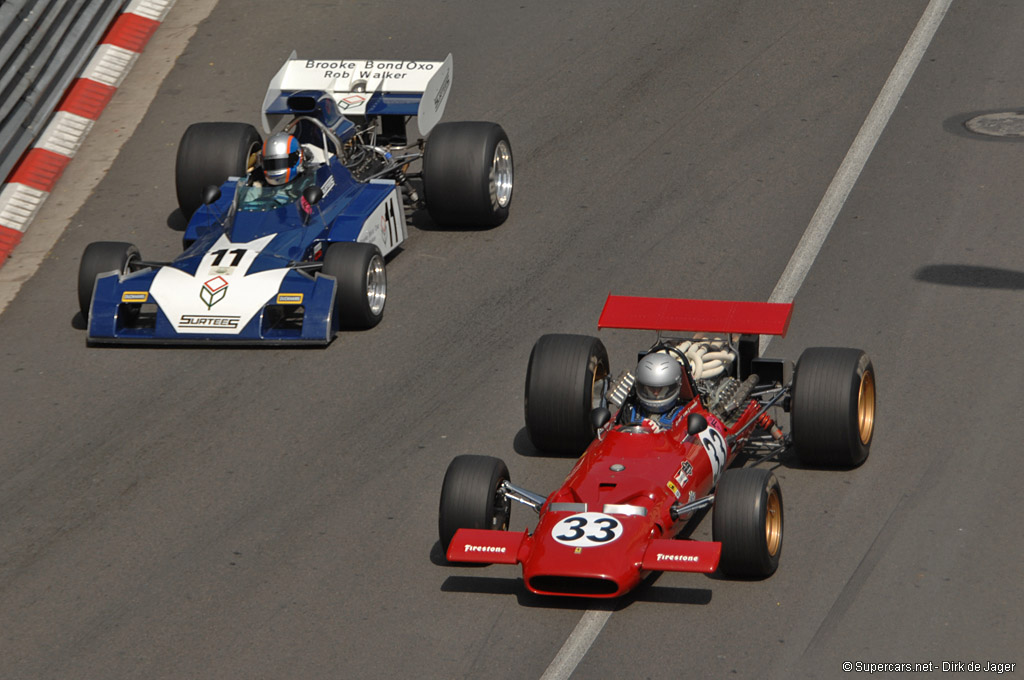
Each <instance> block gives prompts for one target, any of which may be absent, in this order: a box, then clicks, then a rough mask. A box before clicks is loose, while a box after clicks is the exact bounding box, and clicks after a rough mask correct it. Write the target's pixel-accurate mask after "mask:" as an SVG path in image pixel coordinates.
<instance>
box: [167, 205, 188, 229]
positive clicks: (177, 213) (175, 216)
mask: <svg viewBox="0 0 1024 680" xmlns="http://www.w3.org/2000/svg"><path fill="white" fill-rule="evenodd" d="M167 226H168V227H170V228H171V229H173V230H174V231H185V228H186V227H187V226H188V220H187V219H185V215H184V213H182V212H181V210H180V209H179V208H175V209H174V212H172V213H171V214H170V215H168V216H167Z"/></svg>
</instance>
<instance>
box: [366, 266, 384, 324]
mask: <svg viewBox="0 0 1024 680" xmlns="http://www.w3.org/2000/svg"><path fill="white" fill-rule="evenodd" d="M387 297H388V276H387V272H385V271H384V258H382V257H381V256H380V255H374V256H373V257H372V258H370V264H369V266H367V268H366V304H367V305H368V306H369V307H370V313H371V314H373V315H374V316H379V315H380V313H381V312H382V311H384V301H385V300H386V299H387Z"/></svg>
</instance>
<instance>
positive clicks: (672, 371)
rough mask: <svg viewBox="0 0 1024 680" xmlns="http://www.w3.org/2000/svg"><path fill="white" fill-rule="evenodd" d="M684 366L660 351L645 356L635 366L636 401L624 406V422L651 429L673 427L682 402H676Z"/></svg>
mask: <svg viewBox="0 0 1024 680" xmlns="http://www.w3.org/2000/svg"><path fill="white" fill-rule="evenodd" d="M682 383H683V368H682V366H680V365H679V362H678V361H676V360H675V359H674V358H673V357H671V356H669V355H668V354H665V353H663V352H652V353H650V354H648V355H646V356H644V357H643V358H642V359H641V360H640V363H639V364H637V367H636V382H635V383H634V385H635V389H636V401H637V403H632V404H627V405H626V406H625V407H624V408H623V422H625V423H626V424H629V425H642V426H644V427H646V428H647V429H650V430H651V431H652V432H660V431H662V430H667V429H669V428H670V427H672V421H673V420H674V419H675V417H676V415H678V413H679V410H680V409H681V408H682V407H683V406H685V404H679V403H678V402H679V392H680V389H681V387H682Z"/></svg>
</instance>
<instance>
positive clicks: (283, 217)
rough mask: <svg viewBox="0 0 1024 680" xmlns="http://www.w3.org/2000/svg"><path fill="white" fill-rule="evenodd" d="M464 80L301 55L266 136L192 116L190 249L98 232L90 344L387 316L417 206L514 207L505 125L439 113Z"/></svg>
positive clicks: (267, 112)
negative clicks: (151, 247) (391, 266)
mask: <svg viewBox="0 0 1024 680" xmlns="http://www.w3.org/2000/svg"><path fill="white" fill-rule="evenodd" d="M451 78H452V57H451V55H448V57H447V59H445V60H444V61H443V62H418V61H376V60H365V59H342V60H330V61H322V60H306V59H297V58H296V56H295V53H294V52H293V53H292V55H291V57H290V58H289V59H288V60H287V61H286V62H285V64H284V66H283V67H282V68H281V69H280V71H278V73H277V75H275V76H274V78H273V80H271V82H270V87H269V89H268V91H267V95H266V97H265V99H264V102H263V128H264V131H265V132H266V133H267V134H268V137H267V138H266V139H265V140H264V139H263V137H262V136H261V135H260V134H259V132H258V131H257V130H256V129H255V128H254V127H253V126H251V125H247V124H242V123H196V124H193V125H191V126H190V127H189V128H188V129H187V130H186V131H185V134H184V136H183V137H182V140H181V144H180V145H179V147H178V155H177V162H176V168H175V180H176V189H177V196H178V205H179V207H180V209H181V212H182V214H183V215H185V217H186V218H188V220H189V221H188V226H187V227H186V229H185V234H184V246H185V249H184V252H182V254H181V255H179V256H178V257H177V258H175V259H174V260H173V261H172V262H151V261H147V260H145V259H144V258H142V257H141V256H140V254H139V251H138V249H137V248H136V247H135V246H134V245H132V244H129V243H121V242H107V241H105V242H97V243H92V244H90V245H89V246H88V247H87V248H86V249H85V252H84V253H83V255H82V260H81V263H80V266H79V276H78V298H79V305H80V309H81V313H82V318H83V320H84V321H85V322H86V325H87V328H88V340H89V342H90V343H146V342H157V343H161V344H175V343H189V344H205V343H229V344H248V343H261V344H266V343H269V344H293V343H305V344H321V345H326V344H328V343H330V341H331V339H332V338H333V337H334V334H335V333H336V332H337V331H338V330H339V329H343V328H352V329H366V328H372V327H373V326H376V325H377V324H378V323H379V322H380V320H381V318H382V317H383V314H384V305H385V302H386V301H387V276H386V272H385V258H386V257H387V256H388V255H389V254H390V253H391V252H392V251H394V250H395V249H396V248H397V247H398V246H399V245H401V243H402V242H403V241H404V240H405V239H406V236H407V230H406V221H405V215H406V210H407V209H410V210H411V209H416V208H421V207H425V208H426V210H427V212H428V213H429V214H430V217H431V219H432V220H433V221H434V222H436V223H437V224H439V225H442V226H453V227H492V226H496V225H498V224H501V223H502V222H504V221H505V219H506V218H507V216H508V210H509V205H510V203H511V200H512V182H513V163H512V148H511V145H510V144H509V140H508V136H507V135H506V134H505V132H504V130H502V128H501V126H500V125H497V124H495V123H487V122H459V123H439V120H440V118H441V115H442V114H443V112H444V107H445V103H446V101H447V98H448V93H449V91H450V87H451ZM413 118H415V120H416V124H417V127H418V131H419V137H418V139H416V140H415V141H412V142H410V141H409V139H408V138H407V129H406V128H407V126H408V123H409V122H410V120H411V119H413ZM281 123H284V125H283V126H281ZM279 126H280V127H279ZM275 128H277V131H276V132H273V133H272V130H274V129H275ZM414 163H415V164H416V166H417V168H418V169H417V170H416V171H413V170H412V169H411V168H410V166H411V165H413V164H414Z"/></svg>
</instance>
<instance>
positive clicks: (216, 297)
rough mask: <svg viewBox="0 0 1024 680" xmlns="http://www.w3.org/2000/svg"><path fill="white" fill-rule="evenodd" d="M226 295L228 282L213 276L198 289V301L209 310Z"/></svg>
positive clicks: (221, 277) (220, 277)
mask: <svg viewBox="0 0 1024 680" xmlns="http://www.w3.org/2000/svg"><path fill="white" fill-rule="evenodd" d="M227 294H228V282H227V280H226V279H225V278H224V277H223V276H214V277H213V278H212V279H210V280H209V281H207V282H206V283H204V284H203V287H202V288H200V289H199V299H200V300H202V301H203V302H204V303H205V304H206V308H207V309H210V308H211V307H213V306H214V305H215V304H217V303H218V302H220V301H221V300H223V299H224V296H225V295H227Z"/></svg>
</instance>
